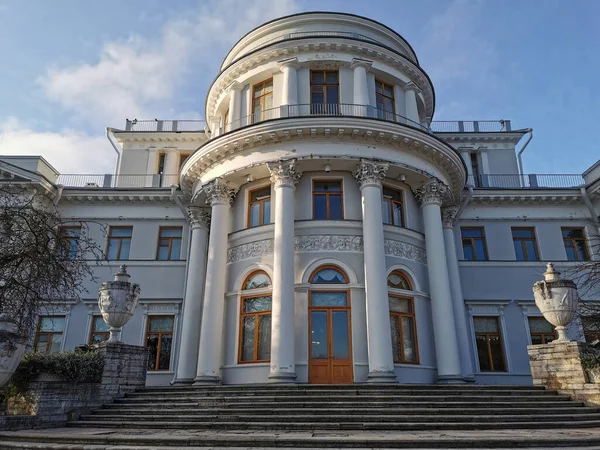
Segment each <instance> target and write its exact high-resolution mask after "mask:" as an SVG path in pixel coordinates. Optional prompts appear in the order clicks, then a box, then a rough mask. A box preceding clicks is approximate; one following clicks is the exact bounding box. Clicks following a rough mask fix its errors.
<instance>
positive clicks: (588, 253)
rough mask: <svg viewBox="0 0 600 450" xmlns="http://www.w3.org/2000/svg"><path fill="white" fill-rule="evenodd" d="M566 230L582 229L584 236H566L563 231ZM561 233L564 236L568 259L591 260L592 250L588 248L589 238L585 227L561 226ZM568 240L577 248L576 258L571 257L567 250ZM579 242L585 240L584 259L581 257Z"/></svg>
mask: <svg viewBox="0 0 600 450" xmlns="http://www.w3.org/2000/svg"><path fill="white" fill-rule="evenodd" d="M565 230H579V231H581V234H582V235H583V237H581V238H569V237H565V236H564V234H563V232H564V231H565ZM560 233H561V236H562V240H563V246H564V248H565V254H566V255H567V261H577V262H580V261H590V251H589V248H588V240H587V236H586V233H585V227H560ZM567 242H571V245H572V246H573V249H574V250H575V259H569V253H568V252H567ZM577 242H583V249H584V253H585V254H584V258H583V259H579V252H578V251H577V249H578V247H577Z"/></svg>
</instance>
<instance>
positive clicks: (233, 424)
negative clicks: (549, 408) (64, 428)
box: [68, 418, 600, 431]
mask: <svg viewBox="0 0 600 450" xmlns="http://www.w3.org/2000/svg"><path fill="white" fill-rule="evenodd" d="M565 425H566V424H565V423H564V422H562V421H560V422H552V421H548V422H542V421H534V422H494V421H492V422H439V421H436V422H431V421H428V422H402V423H398V422H385V423H381V422H368V421H364V422H356V423H355V422H351V423H348V422H314V421H313V422H305V423H288V422H276V421H271V422H262V423H250V422H240V421H214V422H192V421H187V420H186V421H177V420H169V421H166V420H164V418H162V420H158V421H148V420H140V421H131V420H128V421H127V422H123V421H103V420H77V421H72V422H68V426H70V427H83V428H85V427H88V428H111V429H118V428H128V429H180V430H181V429H185V430H213V431H214V430H236V431H243V430H263V431H273V430H281V431H308V430H335V431H340V430H363V431H364V430H385V431H427V430H458V429H460V430H488V429H489V430H501V429H504V430H517V429H542V428H548V429H555V428H561V427H565ZM592 427H600V420H573V421H569V422H568V428H570V429H572V428H592Z"/></svg>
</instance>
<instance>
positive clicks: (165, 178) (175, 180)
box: [56, 174, 179, 188]
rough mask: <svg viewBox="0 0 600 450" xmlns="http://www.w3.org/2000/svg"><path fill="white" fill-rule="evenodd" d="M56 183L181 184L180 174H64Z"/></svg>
mask: <svg viewBox="0 0 600 450" xmlns="http://www.w3.org/2000/svg"><path fill="white" fill-rule="evenodd" d="M56 184H62V185H63V186H66V187H78V188H160V187H167V188H168V187H170V186H171V185H172V184H179V175H166V174H150V175H147V174H144V175H130V174H122V175H121V174H119V175H112V174H63V175H60V176H59V177H58V180H57V181H56Z"/></svg>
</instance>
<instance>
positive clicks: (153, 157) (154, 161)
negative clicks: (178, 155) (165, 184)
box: [145, 148, 158, 187]
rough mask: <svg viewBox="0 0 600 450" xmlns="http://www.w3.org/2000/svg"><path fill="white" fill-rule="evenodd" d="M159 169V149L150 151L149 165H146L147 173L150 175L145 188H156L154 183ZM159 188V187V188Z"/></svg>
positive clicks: (150, 149)
mask: <svg viewBox="0 0 600 450" xmlns="http://www.w3.org/2000/svg"><path fill="white" fill-rule="evenodd" d="M157 167H158V149H157V148H149V149H148V163H147V164H146V173H147V174H148V177H147V180H146V183H145V187H154V184H153V181H154V177H155V176H156V168H157ZM157 187H158V186H157Z"/></svg>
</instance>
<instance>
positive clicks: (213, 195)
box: [202, 178, 238, 206]
mask: <svg viewBox="0 0 600 450" xmlns="http://www.w3.org/2000/svg"><path fill="white" fill-rule="evenodd" d="M202 190H203V191H204V192H205V193H206V204H207V205H210V206H214V205H227V206H231V204H232V203H233V199H234V198H235V194H236V193H237V191H238V190H237V189H235V188H231V187H230V186H229V185H228V184H227V183H226V182H225V181H224V180H223V179H222V178H215V179H214V180H212V181H210V182H208V183H206V184H205V185H204V186H202Z"/></svg>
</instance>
